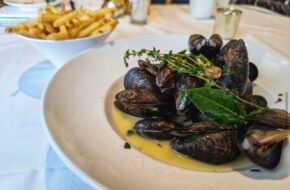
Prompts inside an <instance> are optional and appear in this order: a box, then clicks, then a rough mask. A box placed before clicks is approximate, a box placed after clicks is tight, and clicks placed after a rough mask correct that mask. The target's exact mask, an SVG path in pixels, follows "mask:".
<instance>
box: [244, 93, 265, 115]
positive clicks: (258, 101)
mask: <svg viewBox="0 0 290 190" xmlns="http://www.w3.org/2000/svg"><path fill="white" fill-rule="evenodd" d="M244 99H245V100H247V101H248V102H251V103H253V104H255V105H258V106H260V107H265V108H266V107H267V105H268V103H267V100H266V99H265V98H264V97H263V96H260V95H250V96H246V97H244ZM242 105H243V107H244V108H245V110H246V112H247V113H250V112H251V111H254V110H256V109H257V108H256V107H254V106H252V105H249V104H242Z"/></svg>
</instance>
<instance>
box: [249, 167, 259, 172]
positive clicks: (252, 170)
mask: <svg viewBox="0 0 290 190" xmlns="http://www.w3.org/2000/svg"><path fill="white" fill-rule="evenodd" d="M250 171H251V172H261V170H260V169H257V168H253V169H250Z"/></svg>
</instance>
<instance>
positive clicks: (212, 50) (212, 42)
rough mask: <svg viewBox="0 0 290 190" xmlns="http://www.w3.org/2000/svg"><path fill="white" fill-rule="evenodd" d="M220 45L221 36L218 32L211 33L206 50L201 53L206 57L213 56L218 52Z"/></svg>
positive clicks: (221, 43) (221, 44) (221, 41)
mask: <svg viewBox="0 0 290 190" xmlns="http://www.w3.org/2000/svg"><path fill="white" fill-rule="evenodd" d="M222 46H223V40H222V38H221V36H220V35H218V34H213V35H212V36H211V37H210V38H209V39H208V44H207V47H208V50H207V51H206V52H203V53H204V55H205V56H206V57H207V58H214V57H215V56H216V55H217V54H218V53H219V52H220V50H221V47H222Z"/></svg>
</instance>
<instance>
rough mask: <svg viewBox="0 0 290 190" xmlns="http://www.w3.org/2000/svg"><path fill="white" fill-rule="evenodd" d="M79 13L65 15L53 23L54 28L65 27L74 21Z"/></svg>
mask: <svg viewBox="0 0 290 190" xmlns="http://www.w3.org/2000/svg"><path fill="white" fill-rule="evenodd" d="M78 13H79V11H74V12H70V13H68V14H66V15H63V16H62V17H60V18H58V19H57V20H56V21H54V22H53V26H54V27H59V26H61V25H64V24H65V23H66V22H67V21H69V20H72V19H73V18H74V17H75V16H76V15H77V14H78Z"/></svg>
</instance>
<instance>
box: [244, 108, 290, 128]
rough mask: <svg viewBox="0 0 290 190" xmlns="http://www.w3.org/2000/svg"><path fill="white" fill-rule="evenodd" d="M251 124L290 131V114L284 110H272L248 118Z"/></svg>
mask: <svg viewBox="0 0 290 190" xmlns="http://www.w3.org/2000/svg"><path fill="white" fill-rule="evenodd" d="M247 120H248V121H249V122H251V123H255V124H260V125H265V126H268V127H271V128H274V129H279V128H280V129H289V128H290V114H289V113H288V112H287V111H285V110H282V109H270V110H269V111H266V112H262V113H257V114H255V115H252V116H251V117H248V119H247Z"/></svg>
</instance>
